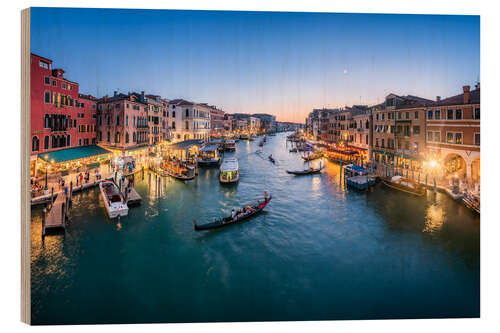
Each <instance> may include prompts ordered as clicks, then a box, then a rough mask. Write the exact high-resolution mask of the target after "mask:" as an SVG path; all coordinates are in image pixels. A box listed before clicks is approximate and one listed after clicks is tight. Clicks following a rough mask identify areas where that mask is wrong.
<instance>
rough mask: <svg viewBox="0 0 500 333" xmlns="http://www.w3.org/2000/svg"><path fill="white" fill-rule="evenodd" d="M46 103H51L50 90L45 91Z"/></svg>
mask: <svg viewBox="0 0 500 333" xmlns="http://www.w3.org/2000/svg"><path fill="white" fill-rule="evenodd" d="M45 103H50V91H46V92H45Z"/></svg>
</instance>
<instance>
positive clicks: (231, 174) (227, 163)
mask: <svg viewBox="0 0 500 333" xmlns="http://www.w3.org/2000/svg"><path fill="white" fill-rule="evenodd" d="M239 179H240V171H239V165H238V160H237V159H236V158H234V157H230V158H225V159H224V160H223V161H222V165H221V166H220V174H219V181H220V182H221V183H222V184H229V183H236V182H237V181H238V180H239Z"/></svg>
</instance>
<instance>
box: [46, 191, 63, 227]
mask: <svg viewBox="0 0 500 333" xmlns="http://www.w3.org/2000/svg"><path fill="white" fill-rule="evenodd" d="M66 209H67V207H66V196H65V195H64V194H60V195H58V196H57V199H56V201H54V202H53V203H52V207H51V208H50V210H49V212H48V214H47V216H46V217H45V221H44V223H42V235H43V236H45V234H46V232H47V230H50V229H65V228H66Z"/></svg>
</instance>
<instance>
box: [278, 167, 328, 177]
mask: <svg viewBox="0 0 500 333" xmlns="http://www.w3.org/2000/svg"><path fill="white" fill-rule="evenodd" d="M324 167H325V166H324V165H321V166H320V167H319V168H309V169H305V170H286V172H287V173H289V174H292V175H296V176H302V175H312V174H315V173H320V172H321V170H323V168H324Z"/></svg>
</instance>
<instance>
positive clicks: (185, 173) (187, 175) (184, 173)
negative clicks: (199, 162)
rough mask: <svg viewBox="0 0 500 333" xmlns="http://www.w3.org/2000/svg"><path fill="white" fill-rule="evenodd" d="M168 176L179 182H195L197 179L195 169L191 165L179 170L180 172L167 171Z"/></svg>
mask: <svg viewBox="0 0 500 333" xmlns="http://www.w3.org/2000/svg"><path fill="white" fill-rule="evenodd" d="M166 173H167V175H169V176H170V177H172V178H175V179H178V180H193V179H194V178H195V177H196V172H195V168H194V167H193V166H190V165H185V166H182V167H181V168H179V172H175V171H174V170H166Z"/></svg>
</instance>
